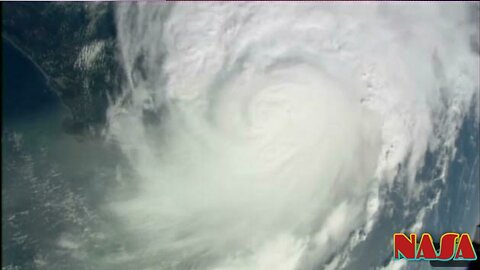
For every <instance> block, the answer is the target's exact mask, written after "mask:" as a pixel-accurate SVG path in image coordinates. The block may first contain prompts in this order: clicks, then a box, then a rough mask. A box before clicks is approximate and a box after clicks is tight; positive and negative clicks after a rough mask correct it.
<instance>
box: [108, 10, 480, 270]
mask: <svg viewBox="0 0 480 270" xmlns="http://www.w3.org/2000/svg"><path fill="white" fill-rule="evenodd" d="M471 8H472V7H471V6H468V5H466V4H443V5H442V4H439V5H434V4H432V3H427V4H417V5H410V4H406V3H403V4H401V3H393V4H389V5H386V4H373V3H369V4H365V3H363V4H353V3H345V4H327V3H322V4H320V3H316V4H310V3H308V4H307V3H295V4H294V3H283V4H277V5H273V4H266V3H215V4H214V3H198V4H194V3H177V4H175V5H168V4H160V3H158V4H153V3H137V4H126V3H125V4H122V5H119V6H118V8H117V10H116V12H117V13H116V16H117V24H118V25H117V27H118V35H119V38H120V51H121V55H122V59H121V60H122V63H123V67H124V69H125V72H126V78H125V84H124V95H123V96H122V97H119V98H117V99H115V100H114V102H113V103H112V105H111V107H110V108H109V113H108V119H109V120H108V121H109V128H108V135H109V138H111V140H112V141H114V142H116V143H117V144H118V145H119V146H120V148H121V149H122V152H123V154H124V155H125V156H126V157H127V159H128V161H129V163H130V165H131V167H132V168H133V170H134V172H133V173H132V174H131V179H129V180H130V181H131V182H132V183H133V185H134V186H135V190H134V191H131V192H130V193H131V194H129V195H128V196H124V197H122V196H120V195H119V196H117V199H116V200H115V201H113V202H112V203H111V204H110V206H109V207H111V209H113V211H114V213H115V214H116V215H117V216H118V217H119V218H120V220H121V221H122V224H123V227H124V228H123V229H124V230H125V231H126V232H127V233H128V235H129V239H131V242H132V246H131V251H129V252H130V253H129V254H133V256H131V257H128V256H126V257H122V258H119V260H124V262H125V263H126V264H125V265H136V267H137V268H136V269H215V270H220V269H222V270H227V269H229V270H230V269H232V270H233V269H235V270H237V269H238V270H240V269H253V270H255V269H259V270H267V269H277V270H294V269H322V268H323V267H331V268H332V269H339V268H342V267H345V266H346V265H345V264H343V265H342V263H341V262H339V260H338V259H336V258H337V257H338V256H340V255H338V254H339V253H340V252H339V250H342V249H348V248H349V247H350V248H351V247H353V246H354V245H356V244H358V243H359V242H361V241H362V239H365V238H366V237H367V236H368V234H369V232H370V231H371V228H372V226H374V225H375V220H376V216H377V214H378V213H379V211H382V209H384V208H385V203H384V200H383V198H382V196H381V192H380V191H381V190H382V189H383V188H387V189H388V188H389V187H391V186H392V184H393V183H395V182H401V183H403V184H404V185H405V186H407V188H406V189H405V190H406V192H405V194H404V196H405V200H406V201H408V200H412V201H414V200H415V198H416V197H417V196H418V195H419V192H420V191H421V190H422V185H418V183H417V180H416V174H417V172H418V170H419V169H420V168H421V167H422V166H423V160H424V158H425V155H426V153H427V152H428V151H436V150H439V149H446V150H445V153H446V154H445V155H449V154H450V152H449V151H450V150H451V148H452V147H453V142H454V140H455V138H456V136H457V134H456V132H457V130H458V126H459V125H460V123H461V121H462V119H463V117H464V115H465V114H466V113H467V111H468V109H469V107H470V105H471V103H472V102H473V100H474V97H475V92H476V91H478V71H479V70H478V69H479V67H478V54H475V50H474V49H472V42H471V40H472V37H474V38H475V37H476V35H477V36H478V29H477V28H476V25H475V24H472V22H471V21H470V19H469V16H470V15H469V13H468V10H469V9H471ZM473 8H476V7H473ZM449 149H450V150H449ZM400 174H401V175H402V177H399V175H400ZM425 185H426V184H425ZM417 221H418V222H421V220H420V219H419V220H417ZM406 226H407V225H406ZM359 228H361V230H362V231H363V234H361V235H359V234H358V233H355V232H358V229H359ZM388 244H389V243H384V245H383V246H385V245H388ZM338 258H340V257H338ZM127 268H128V267H127Z"/></svg>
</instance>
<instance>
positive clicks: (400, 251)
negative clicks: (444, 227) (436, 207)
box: [393, 233, 477, 261]
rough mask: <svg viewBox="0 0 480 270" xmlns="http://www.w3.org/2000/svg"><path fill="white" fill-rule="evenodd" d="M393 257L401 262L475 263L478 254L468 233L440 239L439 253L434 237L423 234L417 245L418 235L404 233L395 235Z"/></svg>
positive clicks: (445, 235) (450, 235)
mask: <svg viewBox="0 0 480 270" xmlns="http://www.w3.org/2000/svg"><path fill="white" fill-rule="evenodd" d="M393 256H394V259H397V260H400V259H405V260H412V261H415V260H437V261H450V260H454V261H474V260H476V259H477V254H476V253H475V249H474V248H473V245H472V240H471V239H470V235H469V234H468V233H463V234H461V235H460V234H458V233H445V234H444V235H442V237H441V238H440V248H439V250H438V251H437V250H436V249H435V246H434V244H433V240H432V236H431V235H430V234H429V233H423V234H422V236H421V238H420V242H419V243H417V235H416V234H414V233H412V234H410V237H407V236H406V235H405V234H403V233H395V234H394V235H393Z"/></svg>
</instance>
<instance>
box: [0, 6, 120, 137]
mask: <svg viewBox="0 0 480 270" xmlns="http://www.w3.org/2000/svg"><path fill="white" fill-rule="evenodd" d="M2 5H3V6H2V23H3V27H2V36H3V38H4V39H5V40H7V41H8V42H10V43H11V44H12V45H14V46H15V47H16V48H18V49H19V50H21V51H22V52H23V53H24V54H25V55H26V56H27V57H28V58H29V59H31V60H32V61H33V62H34V63H35V65H36V66H37V67H38V68H39V69H40V70H41V71H42V73H43V74H44V75H45V77H46V78H47V80H48V85H49V87H50V88H51V89H52V91H54V92H55V93H57V94H58V96H59V97H60V98H61V100H62V102H63V103H64V104H65V105H66V106H67V107H68V108H69V109H70V111H71V117H72V118H71V119H68V120H66V121H65V123H64V127H65V130H66V131H67V132H71V133H77V134H78V133H82V132H84V131H85V130H87V128H90V127H95V126H99V125H101V124H102V123H104V122H105V110H106V108H107V107H108V106H107V105H108V98H107V97H108V95H114V94H115V93H116V92H118V91H119V87H118V85H119V84H118V82H119V78H120V73H121V72H120V65H118V61H117V59H116V27H115V18H114V7H113V4H112V3H52V2H47V3H32V2H16V3H12V2H10V3H2ZM91 55H94V57H91ZM89 57H90V59H89ZM4 68H7V69H8V67H4ZM19 79H21V78H19Z"/></svg>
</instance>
